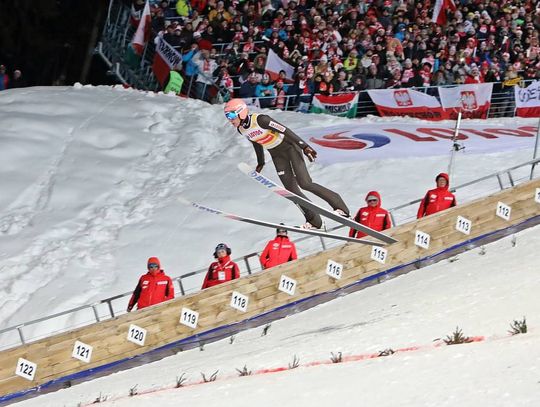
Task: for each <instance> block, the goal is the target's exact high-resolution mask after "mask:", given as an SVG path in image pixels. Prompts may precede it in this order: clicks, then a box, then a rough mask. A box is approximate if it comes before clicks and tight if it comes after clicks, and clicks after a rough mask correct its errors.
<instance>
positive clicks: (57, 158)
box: [0, 86, 532, 340]
mask: <svg viewBox="0 0 540 407" xmlns="http://www.w3.org/2000/svg"><path fill="white" fill-rule="evenodd" d="M272 114H273V115H275V117H276V118H277V119H278V120H280V121H283V122H284V123H286V124H288V125H290V126H291V127H292V128H293V129H305V128H306V127H310V126H312V127H318V128H321V127H324V126H329V125H332V124H337V123H343V122H344V121H345V120H347V119H340V118H335V117H330V116H325V115H303V114H297V113H291V112H275V113H272ZM381 120H382V119H380V118H368V119H363V120H362V122H363V123H370V122H372V121H381ZM400 120H405V119H400ZM393 122H394V123H395V120H394V121H393ZM0 123H2V133H1V135H0V143H1V145H2V152H3V154H2V160H0V174H1V177H0V179H1V191H2V193H1V194H0V273H1V274H2V277H3V284H2V287H1V288H0V321H2V323H1V326H0V328H2V327H6V326H9V325H13V324H17V323H21V322H23V321H27V320H30V319H35V318H39V317H42V316H44V315H49V314H51V313H53V312H58V311H63V310H66V309H68V308H71V307H75V306H79V305H82V304H87V303H90V302H93V301H97V300H99V299H102V298H105V297H107V296H111V295H114V294H118V293H121V292H126V291H130V290H132V289H133V287H134V286H135V284H136V281H137V279H138V277H139V276H140V275H141V274H142V273H144V272H145V271H146V270H145V262H146V259H147V258H148V257H149V256H154V255H156V256H159V257H160V258H161V260H162V264H163V266H164V268H165V270H166V272H167V273H168V274H169V275H171V276H178V275H180V274H184V273H186V272H189V271H193V270H195V269H199V268H204V267H207V265H208V264H209V262H210V261H211V260H212V257H211V254H212V252H213V250H214V247H215V245H216V244H217V243H219V242H227V243H228V244H229V245H230V246H231V247H232V249H233V256H240V255H242V254H246V253H250V252H254V251H258V250H261V249H262V247H263V245H264V243H265V242H266V241H267V240H268V239H269V238H271V237H272V236H273V231H270V230H265V229H262V228H257V227H253V226H249V225H244V224H240V223H235V222H231V221H229V220H226V219H218V218H216V217H213V216H208V215H204V214H201V213H197V212H196V211H195V210H192V209H190V208H186V207H184V206H182V205H181V204H179V203H178V201H177V199H176V198H177V197H178V196H185V197H186V198H189V199H193V200H196V201H199V202H202V203H205V204H207V205H210V206H215V207H218V208H222V209H224V210H227V211H230V212H238V213H242V214H245V215H248V216H252V217H262V218H265V219H267V220H270V221H277V222H279V221H283V222H290V223H298V222H299V221H301V219H302V218H301V216H300V214H299V212H298V209H297V208H296V207H295V206H294V205H290V204H289V203H288V202H286V201H285V200H282V199H280V198H279V197H276V196H268V194H267V193H265V192H264V191H261V190H260V188H259V187H257V185H255V184H254V183H252V182H250V181H249V180H248V179H247V178H246V177H245V176H244V175H243V174H241V173H240V172H239V171H238V170H237V169H236V163H237V162H238V161H240V160H242V161H248V162H251V163H254V160H255V157H254V153H253V150H252V147H251V145H250V144H249V143H247V142H246V141H245V140H242V139H241V138H240V137H238V135H237V134H236V133H235V131H234V130H233V129H232V128H231V127H230V126H229V125H228V123H226V122H225V120H224V119H223V116H222V111H221V107H220V106H210V105H208V104H205V103H202V102H200V101H196V100H180V99H178V98H176V97H168V96H164V95H156V94H154V93H144V92H138V91H134V90H126V89H123V88H121V87H116V88H110V87H98V88H95V87H86V86H85V87H82V86H75V87H73V88H62V87H60V88H26V89H20V90H9V91H5V92H1V93H0ZM531 141H532V140H531ZM531 145H532V142H531ZM531 154H532V153H531V150H529V149H526V150H520V151H513V152H508V153H501V154H491V155H467V154H461V155H460V156H459V157H458V159H457V167H456V174H455V179H456V181H457V182H458V183H462V182H465V181H468V180H471V179H474V178H476V177H478V176H480V175H483V174H487V173H490V172H493V171H495V170H498V169H500V168H504V167H507V166H510V165H512V164H516V163H519V162H522V161H526V160H528V159H530V157H531ZM447 162H448V157H440V156H437V157H428V158H426V157H422V158H407V159H391V160H373V161H364V162H356V163H346V164H335V165H332V166H326V167H323V166H321V165H319V164H314V165H311V172H312V175H313V178H314V179H315V180H317V181H318V182H320V183H322V184H325V185H329V186H331V187H332V188H333V189H335V190H337V191H339V192H340V193H341V194H342V195H343V197H344V198H345V200H346V201H347V202H348V203H349V204H350V207H351V209H353V210H356V208H357V207H358V206H359V205H360V204H362V203H363V198H364V195H365V193H366V191H368V190H371V189H378V190H379V191H380V192H381V193H382V195H383V201H384V202H383V203H384V205H385V206H386V207H392V206H395V205H398V204H401V203H403V202H407V201H409V200H412V199H415V198H418V197H420V196H422V195H423V193H424V192H425V190H426V189H427V188H429V187H432V185H433V176H434V174H436V173H438V172H440V171H444V170H445V169H446V167H447ZM271 167H272V166H271V165H268V166H266V167H265V170H264V172H265V174H267V175H269V176H271V177H272V178H276V175H275V172H274V171H273V169H272V168H271ZM487 188H492V190H493V188H497V186H496V183H495V182H492V185H488V186H487ZM482 193H485V191H482V190H479V189H478V188H473V189H471V190H470V191H464V192H463V193H462V194H461V195H458V199H459V200H460V201H462V200H464V199H470V198H472V197H475V196H478V195H480V194H482ZM410 214H411V213H408V214H407V213H405V214H404V216H407V215H410ZM311 249H313V248H311ZM308 250H310V246H309V245H306V246H302V247H301V250H300V252H301V253H305V252H306V251H308ZM201 279H202V277H201ZM199 286H200V281H198V280H195V279H194V280H192V281H191V287H187V288H190V289H192V290H196V289H197V288H198V287H199ZM77 318H79V319H77V320H76V321H74V320H71V321H64V322H65V323H66V324H68V323H69V324H70V326H71V324H73V323H74V322H83V320H82V319H84V318H87V319H88V320H91V319H92V315H91V313H89V314H88V316H80V317H79V316H78V317H77ZM81 318H82V319H81ZM64 322H62V323H64ZM59 324H60V325H57V326H56V325H54V323H53V324H52V325H49V326H48V327H47V330H50V329H57V328H58V329H59V328H62V326H61V323H59ZM29 331H30V330H29V329H28V330H26V331H25V332H26V334H27V335H28V336H31V335H30V332H29ZM0 340H2V338H0Z"/></svg>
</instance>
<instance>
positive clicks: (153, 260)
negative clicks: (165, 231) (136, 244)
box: [146, 257, 161, 270]
mask: <svg viewBox="0 0 540 407" xmlns="http://www.w3.org/2000/svg"><path fill="white" fill-rule="evenodd" d="M146 264H147V266H149V265H150V264H157V265H158V269H160V270H161V262H160V261H159V259H158V258H157V257H150V258H148V261H147V262H146Z"/></svg>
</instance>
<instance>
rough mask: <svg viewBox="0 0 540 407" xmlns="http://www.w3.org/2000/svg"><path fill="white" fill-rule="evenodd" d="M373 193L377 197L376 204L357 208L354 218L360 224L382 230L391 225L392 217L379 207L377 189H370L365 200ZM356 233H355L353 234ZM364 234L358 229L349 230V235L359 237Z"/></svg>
mask: <svg viewBox="0 0 540 407" xmlns="http://www.w3.org/2000/svg"><path fill="white" fill-rule="evenodd" d="M370 195H375V196H376V197H377V198H379V202H378V203H377V206H373V207H371V206H369V205H368V206H364V207H363V208H360V209H358V212H357V213H356V216H355V217H354V220H355V221H357V222H358V223H360V224H361V225H365V226H367V227H368V228H371V229H373V230H376V231H379V232H381V231H383V230H386V229H390V228H391V227H392V219H391V218H390V214H389V213H388V211H387V210H386V209H383V208H381V196H380V194H379V193H378V192H377V191H370V192H368V194H367V195H366V200H367V198H368V196H370ZM355 233H356V235H355ZM364 236H366V234H365V233H362V232H360V231H358V230H355V229H352V228H351V230H349V237H356V238H361V237H364Z"/></svg>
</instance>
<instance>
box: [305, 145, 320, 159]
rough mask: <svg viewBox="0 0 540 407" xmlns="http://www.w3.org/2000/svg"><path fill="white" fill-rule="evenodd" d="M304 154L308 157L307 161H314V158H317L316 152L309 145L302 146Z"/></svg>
mask: <svg viewBox="0 0 540 407" xmlns="http://www.w3.org/2000/svg"><path fill="white" fill-rule="evenodd" d="M304 154H305V155H306V157H307V158H308V160H309V161H311V162H313V161H315V158H317V152H316V151H315V150H314V149H312V148H311V147H310V146H305V147H304Z"/></svg>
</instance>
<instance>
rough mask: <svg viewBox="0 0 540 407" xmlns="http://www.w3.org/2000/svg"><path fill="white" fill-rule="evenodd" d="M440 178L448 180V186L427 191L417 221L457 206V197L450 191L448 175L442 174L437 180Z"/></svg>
mask: <svg viewBox="0 0 540 407" xmlns="http://www.w3.org/2000/svg"><path fill="white" fill-rule="evenodd" d="M439 177H443V178H445V179H446V186H445V187H443V188H439V187H437V188H435V189H430V190H429V191H427V194H426V196H425V197H424V199H422V202H420V207H419V208H418V213H417V215H416V218H417V219H420V218H423V217H424V216H428V215H432V214H434V213H437V212H440V211H444V210H445V209H448V208H451V207H453V206H456V204H457V202H456V197H455V196H454V194H453V193H451V192H450V191H449V190H448V187H449V186H450V180H449V177H448V174H445V173H444V172H442V173H440V174H439V175H437V178H435V179H438V178H439Z"/></svg>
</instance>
